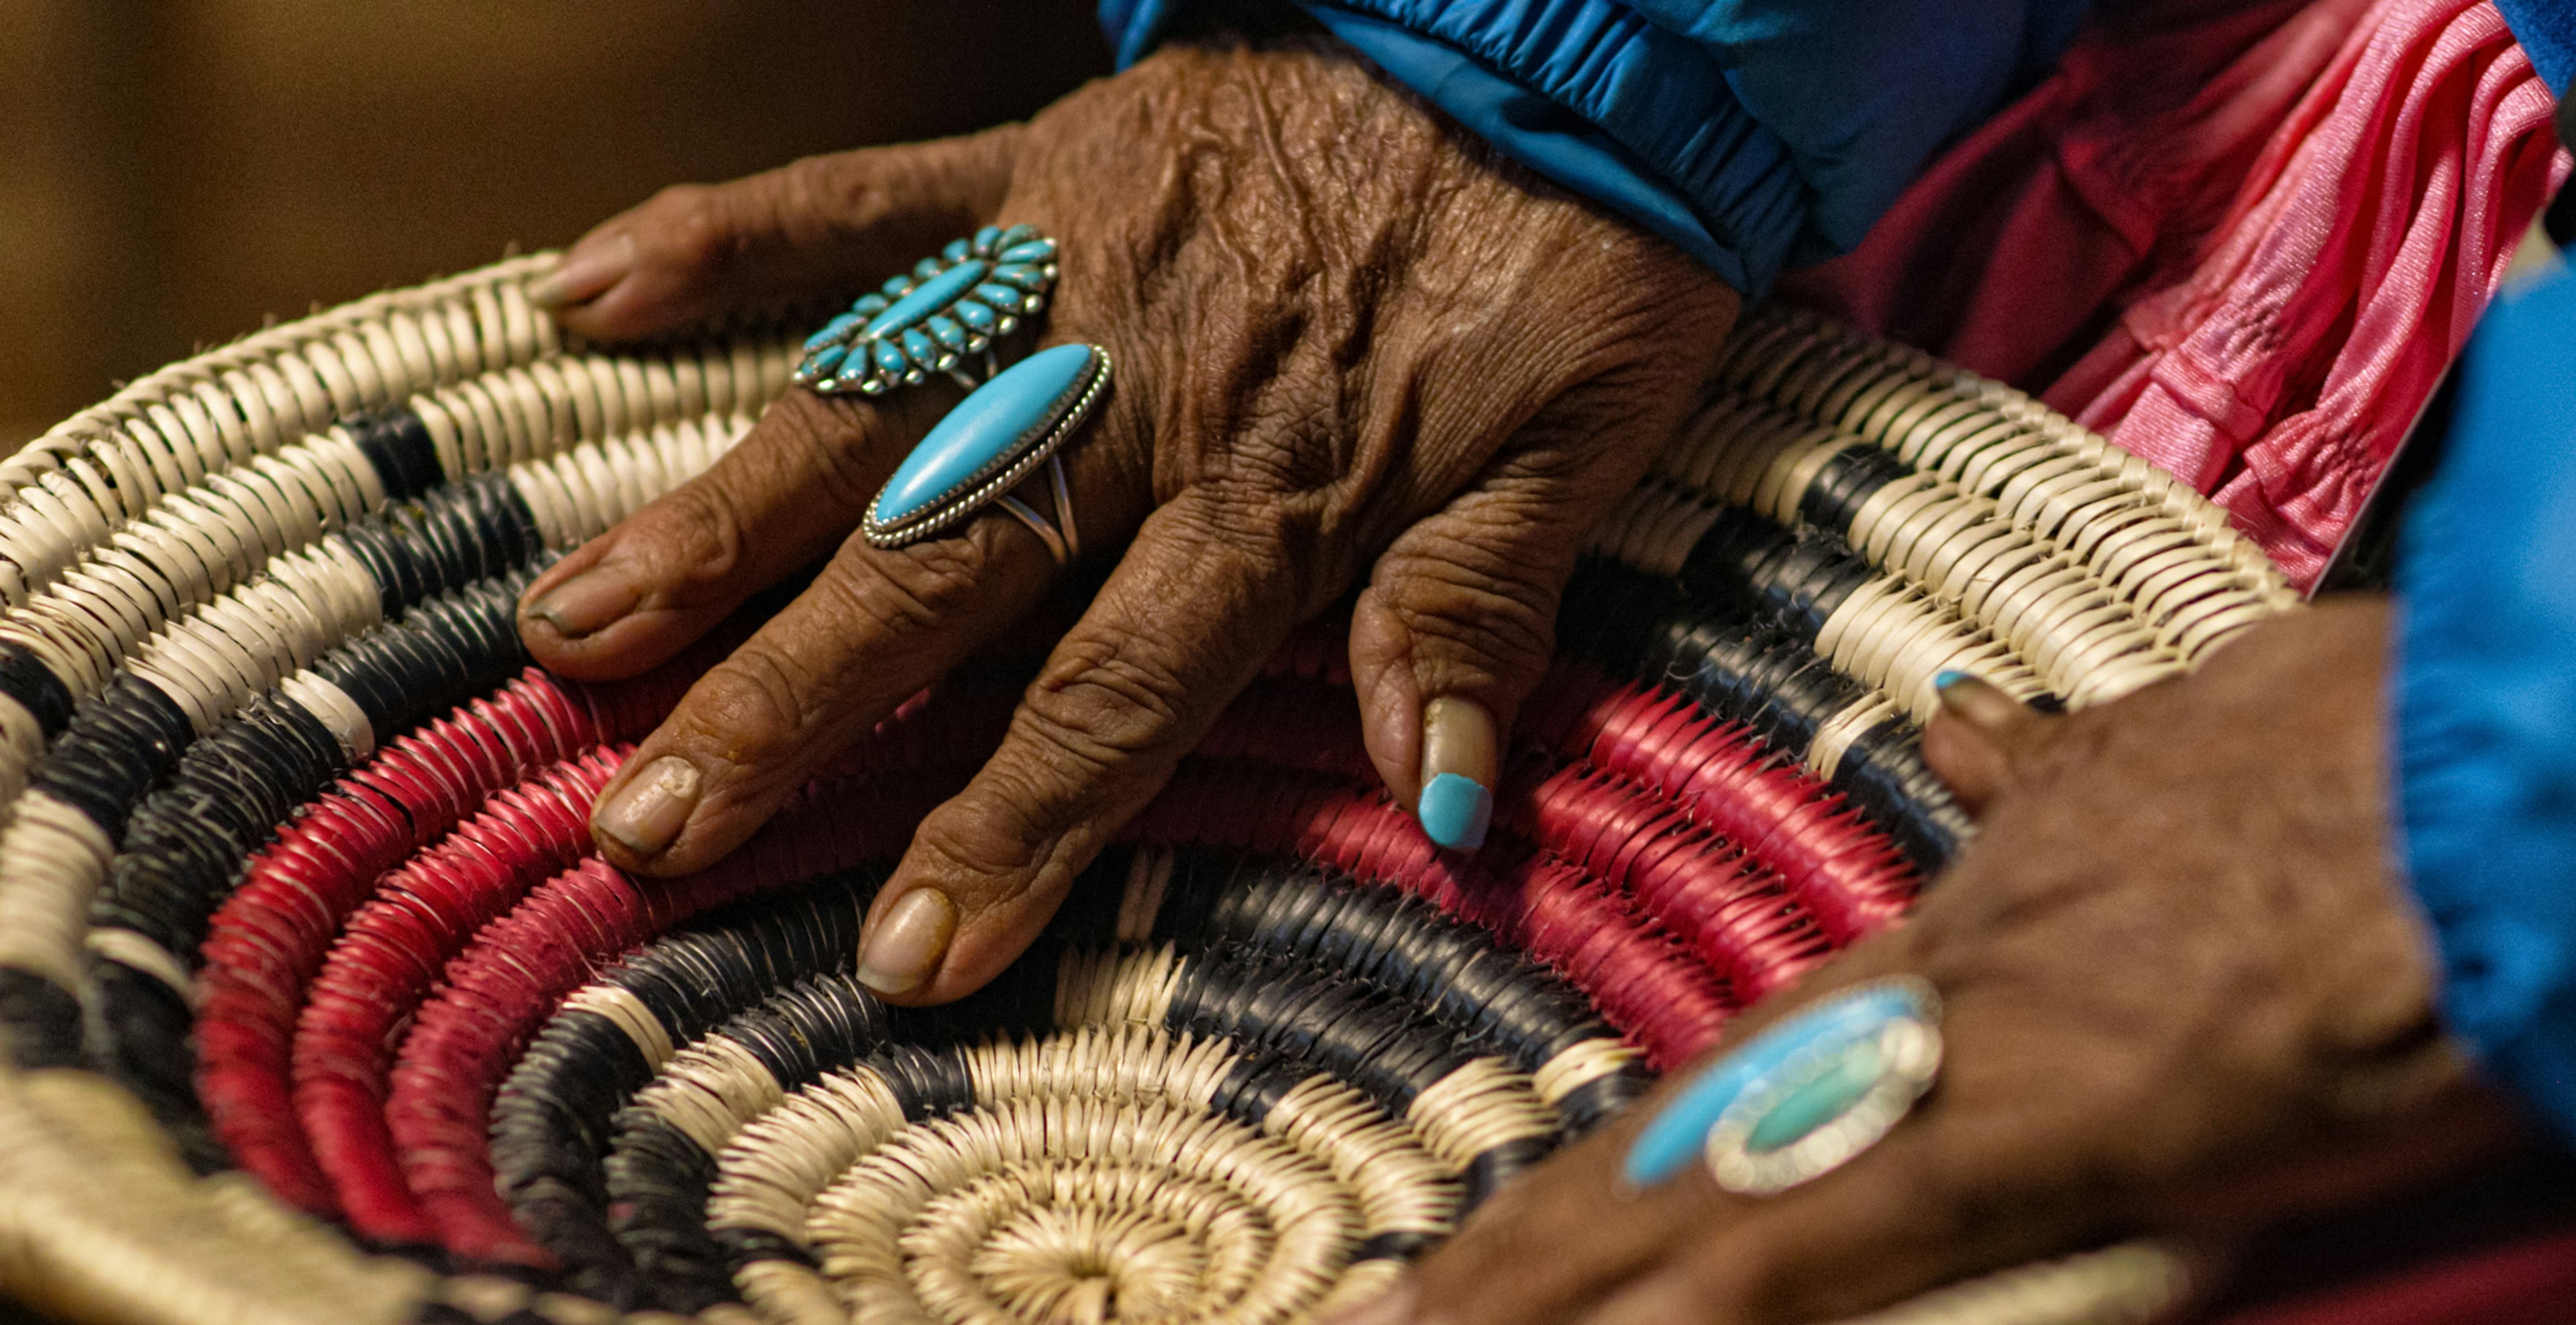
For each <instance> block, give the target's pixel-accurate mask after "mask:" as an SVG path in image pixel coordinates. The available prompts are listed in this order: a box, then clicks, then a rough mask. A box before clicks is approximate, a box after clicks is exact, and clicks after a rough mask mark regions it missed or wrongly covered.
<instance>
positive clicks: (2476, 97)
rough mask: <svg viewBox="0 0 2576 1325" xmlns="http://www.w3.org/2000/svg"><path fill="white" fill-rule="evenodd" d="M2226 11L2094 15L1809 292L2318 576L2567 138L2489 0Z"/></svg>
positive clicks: (1809, 284) (1793, 288)
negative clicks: (1988, 386) (2063, 424)
mask: <svg viewBox="0 0 2576 1325" xmlns="http://www.w3.org/2000/svg"><path fill="white" fill-rule="evenodd" d="M2209 9H2210V7H2209V6H2208V5H2207V4H2205V3H2202V2H2201V0H2190V2H2189V3H2182V2H2179V0H2168V2H2167V3H2162V4H2155V5H2149V6H2145V7H2143V8H2142V9H2140V10H2138V11H2137V12H2131V13H2127V14H2124V15H2123V16H2122V17H2121V18H2120V20H2119V21H2118V22H2117V23H2116V24H2114V23H2105V24H2103V25H2100V26H2098V27H2096V28H2095V29H2093V30H2092V31H2090V32H2089V33H2088V34H2087V35H2086V36H2085V37H2084V38H2083V39H2081V40H2079V41H2078V43H2077V44H2076V46H2075V48H2074V49H2073V50H2072V51H2070V52H2069V54H2068V56H2067V58H2066V61H2065V63H2064V65H2063V67H2062V68H2061V70H2060V71H2059V72H2058V73H2057V74H2056V75H2055V76H2054V77H2052V78H2050V79H2049V80H2048V81H2047V82H2046V83H2044V84H2042V85H2041V86H2040V87H2039V88H2037V89H2036V90H2034V91H2033V92H2031V93H2030V94H2029V95H2028V96H2026V97H2024V98H2023V99H2022V100H2021V101H2020V102H2018V103H2016V104H2015V105H2014V106H2013V107H2011V108H2010V109H2008V110H2007V111H2005V112H2004V114H2002V115H2001V116H1999V117H1998V118H1997V119H1996V120H1995V121H1993V122H1992V123H1990V124H1988V125H1987V126H1986V127H1985V128H1984V129H1982V130H1980V131H1979V132H1978V133H1977V134H1976V135H1974V136H1973V137H1971V138H1969V139H1968V140H1966V141H1964V142H1962V143H1961V144H1959V145H1958V146H1957V147H1956V148H1954V149H1952V150H1951V151H1950V152H1948V153H1946V154H1944V156H1943V157H1942V159H1941V160H1939V161H1938V162H1936V163H1935V165H1934V167H1933V168H1932V170H1931V171H1930V172H1929V173H1927V174H1926V175H1925V177H1924V178H1923V179H1922V180H1920V181H1918V182H1917V184H1916V185H1915V186H1914V188H1912V189H1911V190H1909V191H1908V192H1907V194H1906V195H1905V196H1904V197H1903V198H1902V199H1901V200H1900V201H1899V203H1898V205H1897V207H1896V209H1895V210H1894V211H1892V212H1891V213H1890V214H1889V216H1888V217H1887V219H1886V220H1885V221H1884V222H1882V223H1881V225H1880V226H1879V228H1878V229H1877V230H1875V231H1873V232H1872V233H1871V235H1870V237H1869V239H1868V240H1867V241H1866V242H1865V243H1864V244H1863V245H1862V246H1861V248H1860V249H1859V250H1858V251H1856V252H1854V253H1852V254H1851V255H1849V256H1847V257H1845V258H1842V259H1839V260H1837V261H1835V262H1832V263H1829V264H1826V265H1825V266H1823V267H1820V268H1818V269H1815V270H1813V271H1810V272H1806V273H1802V274H1801V275H1800V276H1798V277H1797V278H1795V279H1793V280H1792V281H1791V282H1790V283H1789V284H1788V285H1787V286H1785V287H1784V290H1785V291H1786V292H1787V293H1788V294H1789V296H1790V297H1792V298H1796V299H1799V300H1801V301H1803V302H1808V303H1812V304H1815V305H1817V306H1820V307H1823V308H1825V309H1828V310H1830V311H1833V312H1835V313H1837V314H1839V315H1841V316H1843V317H1845V318H1848V319H1850V320H1852V321H1854V322H1856V323H1858V324H1859V325H1862V326H1864V327H1867V328H1870V329H1871V330H1873V331H1877V332H1879V333H1880V334H1883V335H1889V336H1892V337H1894V338H1896V339H1899V340H1904V341H1908V342H1910V343H1913V344H1917V345H1920V346H1922V347H1924V348H1926V349H1929V350H1932V351H1933V352H1935V353H1938V354H1941V355H1943V356H1944V357H1947V358H1950V359H1952V360H1954V361H1956V362H1959V363H1961V364H1963V365H1965V366H1967V367H1969V368H1971V369H1974V370H1975V371H1978V372H1981V373H1985V374H1987V375H1989V376H1994V377H2001V378H2004V379H2006V380H2009V381H2012V382H2014V383H2015V384H2017V385H2020V386H2022V387H2023V388H2025V389H2028V390H2032V391H2036V392H2038V393H2040V394H2041V395H2042V396H2043V398H2044V399H2046V400H2047V401H2048V403H2049V404H2051V405H2053V406H2055V407H2057V408H2058V409H2060V410H2062V411H2065V412H2066V413H2068V414H2071V415H2073V416H2075V417H2076V418H2077V419H2078V420H2080V421H2081V422H2083V423H2085V424H2086V425H2087V426H2090V427H2093V428H2096V429H2098V430H2101V431H2103V432H2105V433H2107V434H2109V435H2110V437H2111V438H2112V440H2113V441H2116V442H2118V443H2119V444H2121V445H2122V446H2124V447H2127V448H2128V449H2130V450H2131V451H2134V452H2136V453H2138V454H2140V455H2142V456H2145V457H2146V458H2148V459H2150V460H2152V461H2154V462H2155V463H2157V464H2158V465H2160V466H2162V467H2164V468H2165V469H2167V470H2169V471H2171V472H2173V473H2174V474H2176V475H2178V476H2180V477H2182V478H2184V479H2186V480H2188V481H2189V482H2191V483H2192V484H2193V485H2194V486H2195V487H2197V488H2199V489H2200V490H2201V491H2203V492H2205V493H2208V494H2209V495H2210V496H2212V497H2213V498H2215V499H2216V500H2217V501H2218V502H2219V503H2220V504H2221V505H2223V506H2225V507H2227V508H2228V509H2229V510H2230V511H2231V512H2232V513H2233V514H2234V515H2235V517H2236V522H2237V524H2238V526H2239V527H2240V528H2241V529H2243V530H2244V531H2245V532H2246V533H2247V534H2249V535H2250V536H2251V537H2253V538H2254V539H2255V541H2256V542H2257V543H2259V544H2260V545H2261V546H2262V547H2263V549H2264V550H2265V551H2266V552H2268V553H2270V554H2271V555H2272V557H2273V559H2274V560H2275V561H2277V562H2279V563H2281V566H2282V569H2283V570H2284V571H2286V572H2287V573H2288V574H2289V575H2290V577H2291V579H2292V580H2293V581H2294V582H2297V583H2299V584H2302V585H2304V584H2307V583H2310V582H2312V581H2313V580H2314V579H2315V577H2316V575H2317V574H2318V573H2319V572H2320V571H2322V570H2323V569H2324V566H2325V561H2326V559H2327V558H2328V557H2329V556H2331V555H2332V553H2333V549H2334V546H2335V543H2336V541H2337V540H2338V539H2340V538H2341V537H2342V534H2343V531H2344V530H2345V528H2346V527H2348V526H2349V525H2350V523H2351V522H2352V520H2353V518H2354V517H2355V516H2357V515H2358V514H2359V513H2360V509H2361V506H2362V503H2363V502H2364V501H2365V500H2366V499H2367V497H2368V496H2369V491H2370V486H2371V484H2372V482H2373V481H2375V480H2376V478H2377V477H2378V474H2379V471H2380V469H2381V468H2382V467H2383V466H2384V465H2385V464H2386V462H2387V459H2388V456H2389V454H2390V453H2391V452H2392V451H2393V450H2394V449H2395V447H2396V444H2397V442H2398V440H2399V439H2400V438H2401V437H2402V436H2403V435H2404V433H2405V430H2406V428H2407V426H2408V424H2409V423H2411V422H2412V420H2413V418H2414V415H2415V412H2416V411H2417V410H2418V409H2419V408H2421V406H2422V404H2423V402H2424V400H2425V399H2426V398H2427V397H2428V396H2429V395H2430V394H2431V392H2432V389H2433V386H2434V384H2435V382H2436V381H2437V380H2438V379H2439V377H2440V374H2441V372H2442V369H2443V367H2444V366H2445V365H2447V364H2448V363H2449V362H2450V360H2451V358H2452V357H2453V356H2454V355H2455V354H2457V352H2458V350H2459V347H2460V345H2461V343H2462V342H2463V341H2464V340H2465V339H2466V338H2467V335H2468V331H2469V328H2470V325H2471V324H2472V323H2473V322H2474V321H2475V319H2476V317H2477V315H2478V313H2479V312H2480V311H2482V310H2483V309H2484V308H2485V306H2486V303H2487V300H2488V299H2489V298H2490V297H2491V296H2492V295H2493V294H2494V291H2495V287H2496V285H2497V283H2498V282H2499V281H2500V280H2501V279H2502V278H2503V275H2504V270H2505V267H2506V265H2507V263H2508V262H2509V261H2510V259H2511V257H2512V253H2513V249H2514V246H2515V245H2516V243H2517V242H2519V240H2520V238H2521V236H2522V234H2523V232H2524V231H2525V230H2526V229H2528V228H2529V226H2530V224H2531V221H2532V218H2533V217H2534V216H2536V215H2537V214H2538V213H2539V210H2540V208H2541V206H2542V204H2543V203H2544V202H2545V201H2546V200H2547V197H2548V195H2549V192H2550V191H2551V190H2552V189H2553V188H2554V187H2555V186H2556V185H2557V183H2558V181H2559V180H2560V179H2562V178H2563V177H2564V176H2565V174H2566V172H2567V168H2568V162H2567V157H2566V154H2565V153H2563V152H2561V151H2559V150H2558V148H2557V143H2556V138H2555V135H2554V134H2553V132H2552V130H2551V127H2550V115H2551V112H2552V111H2553V110H2554V108H2555V103H2554V102H2553V101H2552V100H2551V98H2550V96H2549V93H2548V90H2547V89H2546V88H2545V87H2544V86H2543V85H2542V84H2541V82H2540V80H2539V78H2538V76H2537V75H2535V74H2534V73H2533V72H2532V70H2531V64H2530V61H2529V59H2528V58H2526V57H2525V56H2524V54H2523V53H2522V50H2521V48H2520V47H2519V46H2518V45H2516V44H2515V43H2514V41H2513V38H2512V34H2511V33H2509V32H2508V31H2506V29H2505V26H2504V21H2503V19H2501V18H2500V17H2498V15H2497V14H2496V12H2495V9H2494V7H2493V6H2492V5H2491V4H2488V3H2486V2H2485V0H2310V2H2309V3H2305V4H2285V3H2268V4H2259V5H2256V6H2254V7H2252V8H2250V9H2247V10H2245V11H2243V12H2216V13H2212V12H2209ZM1899 310H1902V311H1901V312H1900V311H1899Z"/></svg>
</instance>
